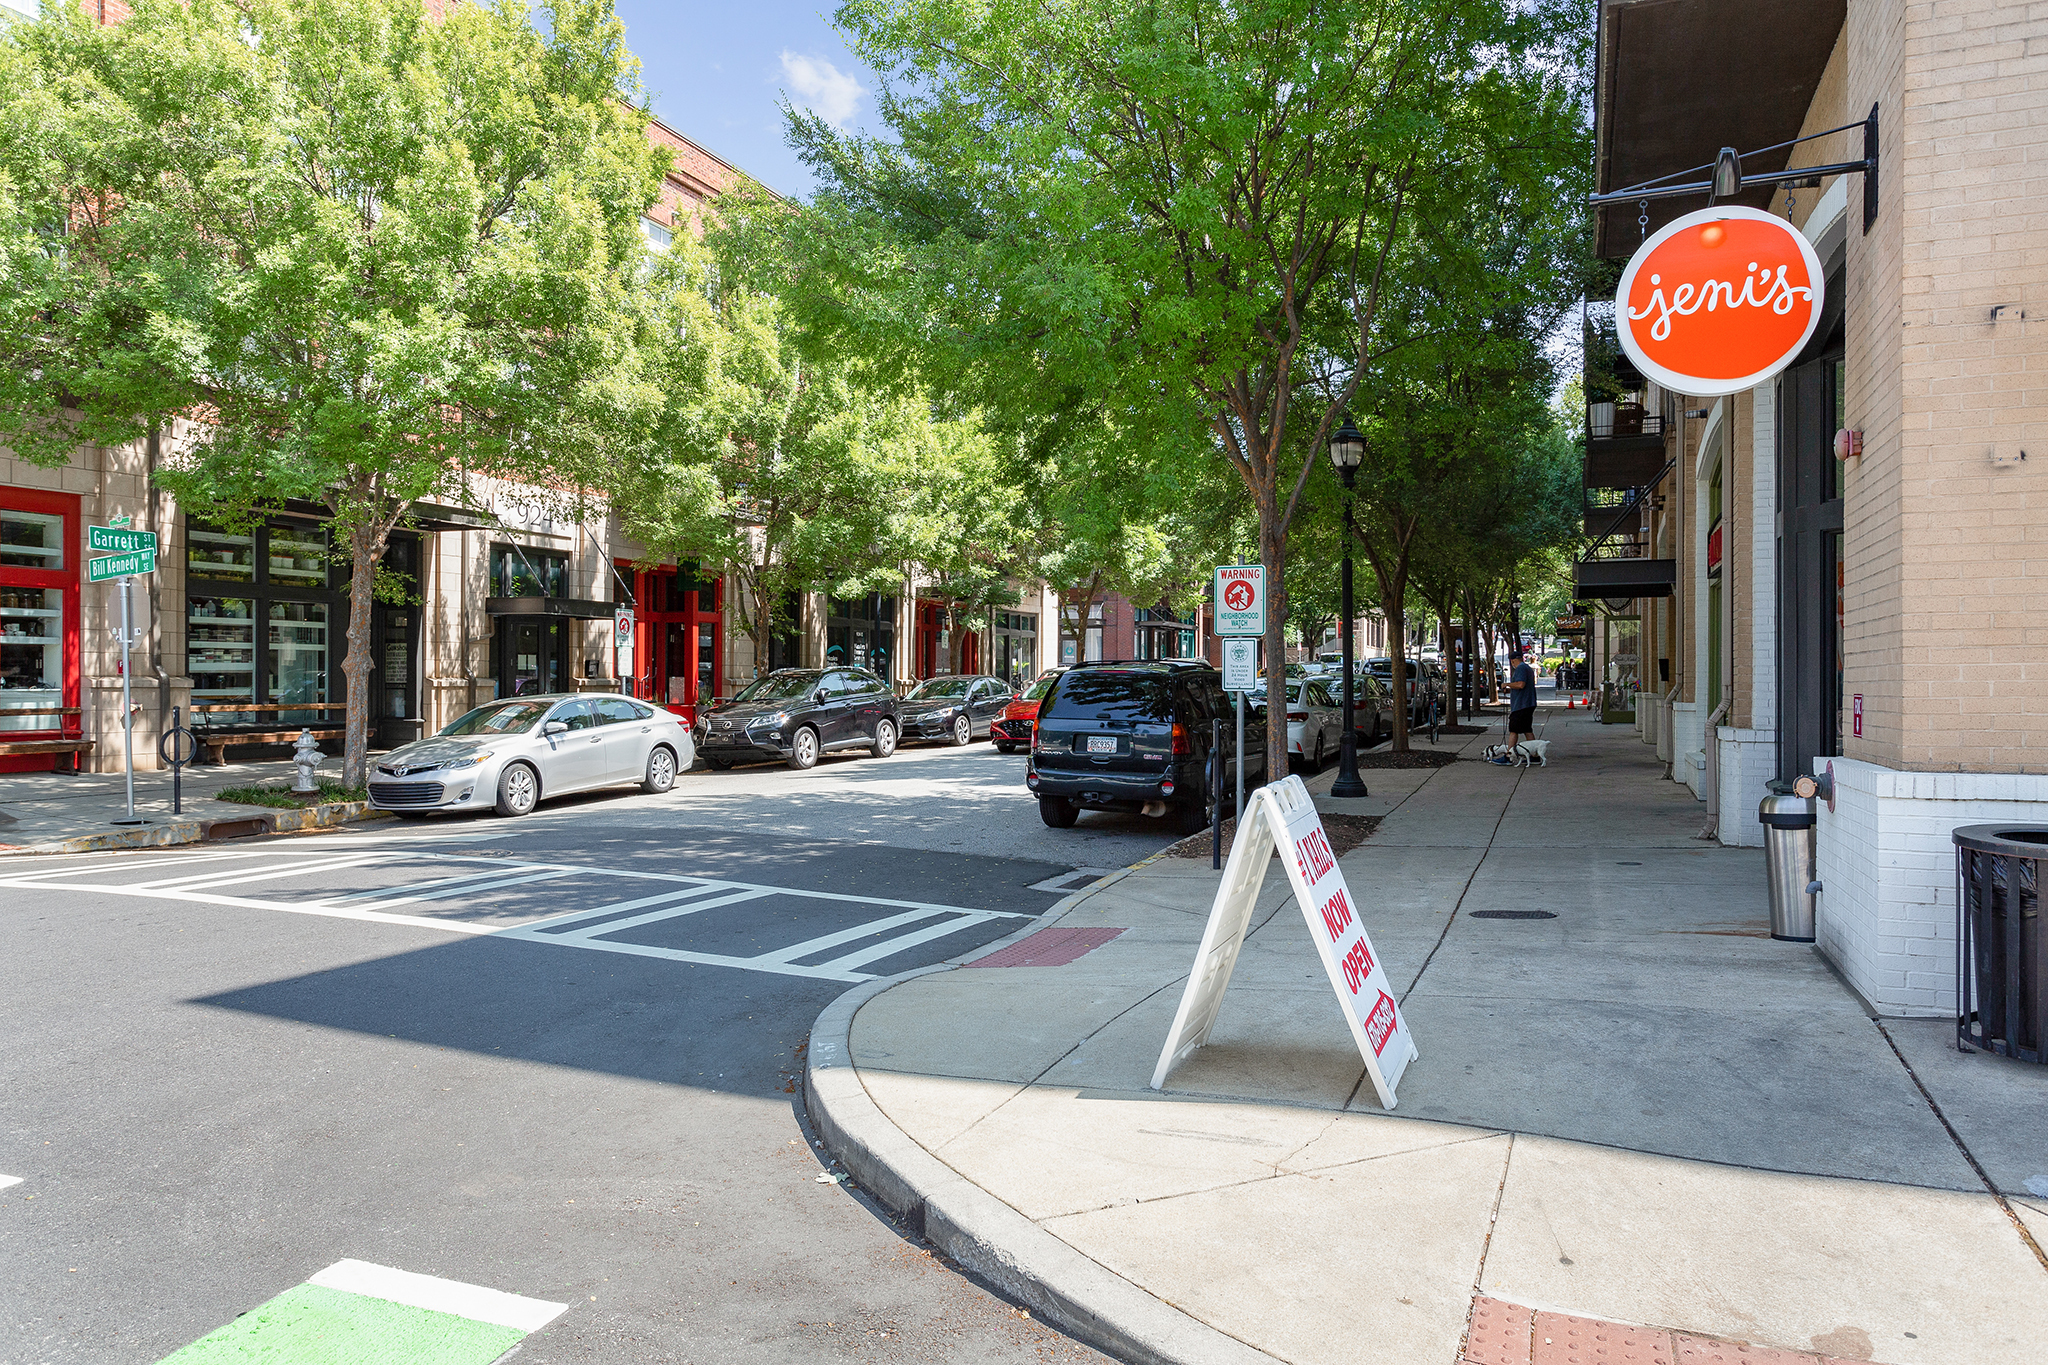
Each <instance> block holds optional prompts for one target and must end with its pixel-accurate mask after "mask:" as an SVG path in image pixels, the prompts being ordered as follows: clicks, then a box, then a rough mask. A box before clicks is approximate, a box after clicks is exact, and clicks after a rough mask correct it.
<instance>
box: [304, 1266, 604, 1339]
mask: <svg viewBox="0 0 2048 1365" xmlns="http://www.w3.org/2000/svg"><path fill="white" fill-rule="evenodd" d="M306 1283H308V1284H317V1285H319V1286H320V1287H321V1288H322V1289H339V1290H342V1291H343V1292H345V1293H349V1294H362V1295H365V1296H367V1297H369V1298H373V1299H383V1300H385V1301H386V1302H388V1303H402V1304H405V1305H406V1306H407V1307H409V1308H426V1309H431V1310H433V1311H434V1312H436V1313H450V1314H453V1315H454V1316H456V1317H458V1318H468V1319H469V1320H470V1321H471V1322H488V1323H490V1324H492V1325H493V1326H497V1327H510V1328H512V1329H513V1330H514V1331H518V1332H538V1331H539V1330H540V1329H541V1328H543V1327H545V1326H547V1325H548V1324H549V1323H551V1322H553V1321H554V1320H555V1319H556V1318H558V1317H560V1316H561V1315H562V1314H563V1313H565V1312H567V1311H568V1308H569V1305H568V1304H566V1303H549V1302H548V1301H547V1300H545V1299H529V1298H527V1297H526V1296H525V1295H523V1294H507V1293H505V1292H504V1291H503V1290H501V1289H485V1288H484V1287H483V1286H482V1285H475V1284H463V1283H461V1282H459V1281H456V1280H444V1279H441V1278H439V1277H437V1276H434V1275H415V1274H413V1273H412V1272H411V1271H409V1270H393V1269H391V1268H390V1267H389V1266H381V1265H371V1264H370V1263H369V1262H368V1261H336V1262H335V1263H334V1264H333V1265H331V1266H329V1267H327V1269H325V1270H323V1271H321V1272H320V1273H319V1274H318V1275H315V1276H313V1278H312V1279H310V1280H308V1281H306Z"/></svg>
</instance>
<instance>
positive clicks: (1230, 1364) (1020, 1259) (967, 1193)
mask: <svg viewBox="0 0 2048 1365" xmlns="http://www.w3.org/2000/svg"><path fill="white" fill-rule="evenodd" d="M1159 856H1160V855H1158V854H1155V855H1153V857H1152V858H1147V859H1145V860H1144V861H1143V862H1140V863H1136V864H1134V865H1133V866H1132V867H1129V868H1125V869H1123V870H1121V871H1119V872H1117V873H1114V874H1112V875H1111V876H1108V877H1104V878H1102V879H1101V880H1100V881H1097V882H1095V883H1094V884H1092V885H1090V886H1089V887H1087V888H1085V889H1084V890H1082V891H1080V892H1077V893H1076V894H1074V895H1072V896H1069V897H1067V898H1066V899H1065V900H1063V901H1061V902H1060V903H1059V904H1057V905H1055V906H1054V907H1053V908H1052V909H1051V910H1049V911H1047V912H1046V913H1045V914H1044V915H1043V916H1041V917H1040V918H1038V919H1036V920H1033V921H1032V922H1031V924H1030V925H1029V926H1027V927H1026V928H1024V929H1022V930H1019V931H1018V932H1017V933H1015V934H1012V935H1011V936H1010V937H1009V938H1007V939H1004V940H1002V941H1001V942H1000V943H990V944H984V945H983V946H981V947H980V948H977V949H975V951H974V952H973V953H972V954H971V955H970V956H973V957H980V956H982V955H984V954H986V953H989V952H992V951H994V950H996V949H997V948H999V947H1001V946H1003V945H1004V944H1008V943H1011V942H1015V941H1017V940H1019V939H1022V938H1026V937H1028V936H1029V935H1031V934H1035V933H1037V932H1038V931H1039V930H1040V929H1043V928H1045V927H1047V926H1048V925H1050V924H1053V923H1056V922H1057V921H1058V920H1060V919H1063V918H1065V916H1066V915H1067V914H1068V913H1069V912H1071V911H1072V910H1074V909H1075V908H1076V907H1078V906H1079V905H1080V904H1081V903H1082V902H1084V901H1086V900H1087V899H1088V898H1089V897H1090V896H1092V895H1094V894H1095V893H1096V892H1098V891H1101V890H1103V889H1104V888H1106V887H1108V886H1111V885H1113V884H1115V883H1116V882H1119V881H1122V880H1123V879H1124V878H1125V877H1127V876H1129V875H1130V874H1131V873H1132V872H1133V871H1135V870H1137V868H1140V867H1144V866H1145V865H1146V864H1148V863H1151V862H1152V861H1154V860H1155V859H1156V858H1157V857H1159ZM959 962H960V960H959V959H956V960H954V961H953V962H948V963H941V964H938V965H936V966H931V967H925V968H921V969H919V970H917V971H914V972H906V973H904V974H903V975H901V976H893V977H887V978H884V979H882V980H879V981H870V982H867V983H865V984H863V985H859V986H856V987H854V988H853V989H852V990H850V991H848V992H847V993H846V994H844V995H842V996H840V997H839V998H838V999H837V1000H834V1001H833V1002H832V1003H831V1004H830V1005H827V1006H826V1007H825V1010H824V1012H823V1013H822V1014H820V1015H819V1016H818V1020H817V1022H816V1023H815V1024H813V1025H812V1026H811V1046H810V1055H809V1057H808V1059H807V1061H806V1063H805V1067H804V1100H805V1103H806V1104H807V1105H808V1106H809V1108H810V1115H811V1123H812V1126H813V1127H814V1128H816V1130H817V1133H818V1136H819V1137H820V1138H821V1139H822V1140H823V1141H824V1144H825V1146H826V1148H827V1150H829V1151H830V1152H831V1153H832V1155H833V1156H835V1157H837V1158H838V1159H839V1161H840V1163H841V1164H842V1165H844V1166H845V1167H846V1169H847V1170H848V1172H850V1173H851V1174H852V1176H853V1178H854V1179H855V1180H856V1181H858V1182H859V1184H860V1186H861V1187H862V1188H863V1189H865V1190H867V1191H868V1193H870V1194H872V1195H874V1196H875V1198H877V1199H879V1200H881V1202H882V1203H883V1204H884V1205H886V1206H887V1207H888V1208H889V1209H890V1210H891V1211H892V1212H893V1213H895V1214H896V1215H897V1216H898V1217H900V1218H902V1219H903V1220H904V1221H905V1222H906V1223H908V1224H909V1225H910V1227H911V1228H912V1229H913V1230H915V1231H916V1232H918V1233H920V1234H921V1235H922V1236H924V1237H925V1238H926V1239H927V1240H928V1241H930V1242H931V1243H932V1244H933V1245H934V1246H936V1247H938V1249H939V1250H940V1251H941V1252H942V1253H944V1254H945V1255H946V1256H949V1257H951V1258H952V1259H953V1260H954V1261H956V1262H958V1263H959V1264H961V1265H963V1266H965V1267H966V1268H967V1269H969V1270H971V1271H973V1272H974V1273H975V1274H977V1275H979V1276H981V1277H982V1278H983V1279H985V1280H987V1281H988V1282H989V1283H991V1284H993V1285H995V1286H996V1288H998V1289H999V1290H1001V1291H1002V1292H1003V1293H1004V1294H1007V1295H1009V1296H1010V1297H1011V1298H1013V1299H1015V1300H1016V1301H1017V1302H1019V1303H1022V1304H1025V1305H1026V1306H1028V1307H1029V1308H1030V1309H1031V1311H1032V1312H1033V1313H1035V1314H1037V1315H1038V1316H1039V1317H1040V1318H1042V1319H1044V1320H1045V1321H1048V1322H1052V1323H1055V1324H1057V1325H1058V1326H1060V1327H1062V1328H1064V1329H1065V1330H1067V1331H1069V1332H1071V1333H1073V1334H1074V1335H1075V1336H1076V1337H1079V1338H1080V1339H1081V1340H1082V1341H1085V1342H1087V1343H1088V1344H1089V1345H1091V1346H1094V1347H1096V1348H1097V1349H1099V1350H1101V1351H1103V1352H1105V1353H1107V1354H1109V1355H1112V1356H1115V1357H1116V1358H1117V1359H1119V1360H1127V1361H1133V1362H1139V1365H1276V1361H1277V1358H1276V1357H1274V1356H1270V1355H1268V1354H1266V1353H1265V1352H1264V1351H1260V1350H1257V1349H1255V1348H1253V1347H1251V1346H1248V1345H1246V1344H1245V1343H1244V1342H1242V1341H1239V1340H1238V1339H1237V1338H1235V1337H1232V1336H1228V1335H1226V1334H1225V1333H1222V1332H1219V1331H1217V1330H1216V1329H1215V1328H1213V1327H1210V1326H1209V1325H1207V1324H1206V1323H1203V1322H1200V1321H1198V1320H1197V1319H1195V1318H1193V1317H1190V1316H1189V1315H1188V1314H1186V1313H1184V1312H1182V1311H1181V1310H1180V1309H1178V1308H1175V1307H1174V1306H1173V1305H1172V1304H1170V1303H1167V1302H1166V1301H1164V1300H1163V1299H1160V1298H1157V1297H1155V1296H1154V1295H1152V1294H1150V1293H1147V1292H1146V1291H1145V1290H1143V1289H1141V1288H1139V1287H1138V1286H1137V1285H1135V1284H1132V1283H1131V1282H1130V1281H1129V1280H1126V1279H1125V1278H1123V1277H1122V1276H1121V1275H1118V1274H1116V1273H1115V1272H1113V1271H1111V1270H1109V1269H1107V1268H1105V1267H1104V1266H1102V1265H1101V1264H1100V1263H1098V1262H1096V1261H1093V1260H1090V1259H1089V1258H1088V1257H1086V1256H1084V1255H1082V1254H1081V1253H1080V1252H1078V1251H1076V1250H1075V1249H1074V1248H1073V1247H1070V1246H1068V1245H1067V1244H1066V1243H1065V1242H1062V1241H1061V1240H1060V1239H1059V1238H1057V1237H1055V1236H1053V1235H1052V1234H1051V1233H1050V1232H1047V1231H1046V1230H1045V1229H1044V1228H1041V1227H1039V1226H1038V1224H1036V1223H1034V1222H1032V1221H1031V1220H1030V1219H1028V1218H1026V1217H1025V1216H1024V1215H1023V1214H1021V1213H1019V1212H1017V1211H1016V1210H1015V1209H1013V1208H1011V1207H1010V1206H1009V1205H1008V1204H1005V1203H1003V1202H1002V1201H1001V1200H1000V1199H997V1198H996V1197H995V1196H994V1195H992V1194H990V1193H989V1192H988V1191H986V1190H984V1189H982V1188H981V1187H980V1186H978V1185H976V1184H974V1183H973V1182H971V1181H969V1180H967V1179H965V1178H964V1177H962V1176H961V1175H960V1174H959V1173H958V1172H957V1171H955V1170H953V1169H952V1168H951V1167H950V1166H947V1165H946V1164H945V1163H944V1162H943V1161H940V1160H939V1159H938V1158H937V1157H935V1156H933V1155H932V1154H931V1153H930V1152H928V1151H926V1150H925V1149H924V1148H923V1147H921V1146H919V1145H918V1144H917V1142H915V1141H914V1140H913V1139H912V1138H911V1137H910V1135H909V1134H907V1133H905V1132H904V1131H903V1130H902V1129H900V1128H898V1127H897V1126H896V1125H895V1124H894V1123H893V1122H891V1121H890V1119H889V1116H888V1115H886V1114H884V1113H883V1112H882V1110H881V1108H880V1106H878V1105H877V1104H876V1103H875V1102H874V1099H873V1098H872V1097H871V1096H869V1094H868V1092H867V1087H866V1086H865V1085H863V1084H862V1083H861V1079H860V1073H859V1072H858V1071H857V1070H856V1069H855V1067H854V1065H853V1051H852V1032H853V1019H854V1016H855V1015H856V1014H858V1013H859V1012H860V1009H861V1007H862V1006H863V1005H865V1004H867V1003H868V1002H869V1001H870V1000H873V999H874V998H875V997H877V996H879V995H881V994H882V993H883V992H884V991H888V990H891V989H893V988H894V987H896V986H900V985H902V984H903V983H904V982H906V981H910V980H914V979H915V978H917V977H920V976H928V975H930V974H932V973H934V972H943V971H951V970H954V969H955V968H956V967H957V966H958V965H959Z"/></svg>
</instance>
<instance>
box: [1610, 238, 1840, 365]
mask: <svg viewBox="0 0 2048 1365" xmlns="http://www.w3.org/2000/svg"><path fill="white" fill-rule="evenodd" d="M1822 292H1823V281H1822V279H1821V267H1820V258H1819V257H1818V256H1816V255H1814V251H1813V247H1812V245H1811V244H1810V243H1809V242H1808V241H1807V240H1806V236H1805V234H1804V233H1802V232H1800V231H1799V229H1797V228H1795V227H1793V226H1792V225H1791V224H1790V223H1788V222H1786V221H1785V220H1784V219H1782V218H1776V217H1773V216H1772V215H1770V214H1768V213H1763V212H1761V211H1759V210H1757V209H1748V208H1738V207H1734V206H1726V207H1720V208H1711V209H1702V210H1701V211H1700V212H1698V213H1688V214H1686V215H1685V216H1684V217H1682V218H1679V219H1677V220H1675V221H1673V222H1672V223H1670V224H1668V225H1667V226H1666V227H1665V228H1664V229H1663V230H1662V231H1660V232H1658V233H1657V234H1656V235H1655V236H1654V237H1651V238H1650V239H1649V240H1648V241H1646V242H1644V243H1643V245H1642V246H1641V248H1640V249H1638V250H1637V252H1636V254H1635V255H1634V256H1633V257H1632V258H1630V260H1629V263H1628V268H1627V269H1625V270H1624V271H1622V274H1621V288H1620V290H1618V291H1617V292H1616V294H1615V296H1614V325H1615V331H1616V332H1617V333H1618V334H1619V335H1620V338H1621V346H1622V349H1623V350H1624V351H1626V352H1628V357H1629V359H1631V360H1633V361H1634V362H1635V363H1636V367H1637V368H1638V369H1640V370H1641V371H1642V372H1643V373H1644V375H1646V376H1647V377H1649V378H1650V379H1653V380H1655V381H1656V382H1657V383H1659V384H1661V385H1663V386H1664V387H1665V388H1667V389H1672V390H1674V391H1676V392H1678V393H1685V394H1695V395H1698V396H1700V397H1703V398H1709V397H1714V396H1716V395H1719V394H1727V393H1739V392H1740V391H1742V390H1743V389H1747V388H1750V387H1752V386H1754V385H1757V384H1761V383H1763V382H1764V381H1765V380H1766V379H1769V378H1770V377H1771V376H1772V375H1774V374H1776V373H1777V372H1778V371H1779V370H1782V369H1784V368H1785V366H1787V365H1789V364H1791V363H1792V358H1793V357H1794V356H1796V355H1798V354H1799V352H1800V350H1801V349H1803V348H1804V347H1805V345H1806V342H1807V339H1808V338H1810V337H1811V336H1812V335H1813V329H1814V328H1815V327H1816V326H1817V325H1818V324H1819V322H1820V306H1821V295H1822Z"/></svg>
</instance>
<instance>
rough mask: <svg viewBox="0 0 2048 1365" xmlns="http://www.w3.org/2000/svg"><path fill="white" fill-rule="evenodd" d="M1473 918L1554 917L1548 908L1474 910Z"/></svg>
mask: <svg viewBox="0 0 2048 1365" xmlns="http://www.w3.org/2000/svg"><path fill="white" fill-rule="evenodd" d="M1471 913H1472V918H1473V919H1556V918H1557V916H1556V915H1553V914H1552V913H1551V912H1550V911H1548V910H1474V911H1472V912H1471Z"/></svg>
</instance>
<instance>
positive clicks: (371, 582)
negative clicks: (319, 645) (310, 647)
mask: <svg viewBox="0 0 2048 1365" xmlns="http://www.w3.org/2000/svg"><path fill="white" fill-rule="evenodd" d="M395 522H396V519H395V518H394V519H393V520H392V521H390V522H386V521H384V520H383V519H382V518H379V519H378V520H377V521H373V522H368V523H358V524H357V525H355V526H353V527H351V528H350V530H349V536H348V541H349V546H348V548H349V562H350V564H351V566H352V570H353V576H352V577H351V578H350V579H349V585H348V652H347V653H346V654H344V655H343V656H342V660H341V675H342V677H343V679H344V680H345V682H346V687H347V696H346V697H345V698H344V700H345V701H346V702H347V703H348V712H347V715H348V719H347V721H346V722H345V723H344V725H343V727H342V741H341V785H342V786H344V787H347V788H349V789H351V790H355V789H359V788H362V787H365V786H367V785H368V784H369V775H370V665H371V656H370V608H371V606H372V605H374V604H375V602H376V600H377V562H378V561H379V560H381V559H382V558H383V557H384V542H385V541H386V540H387V539H388V538H389V537H390V534H391V527H392V525H394V524H395Z"/></svg>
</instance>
